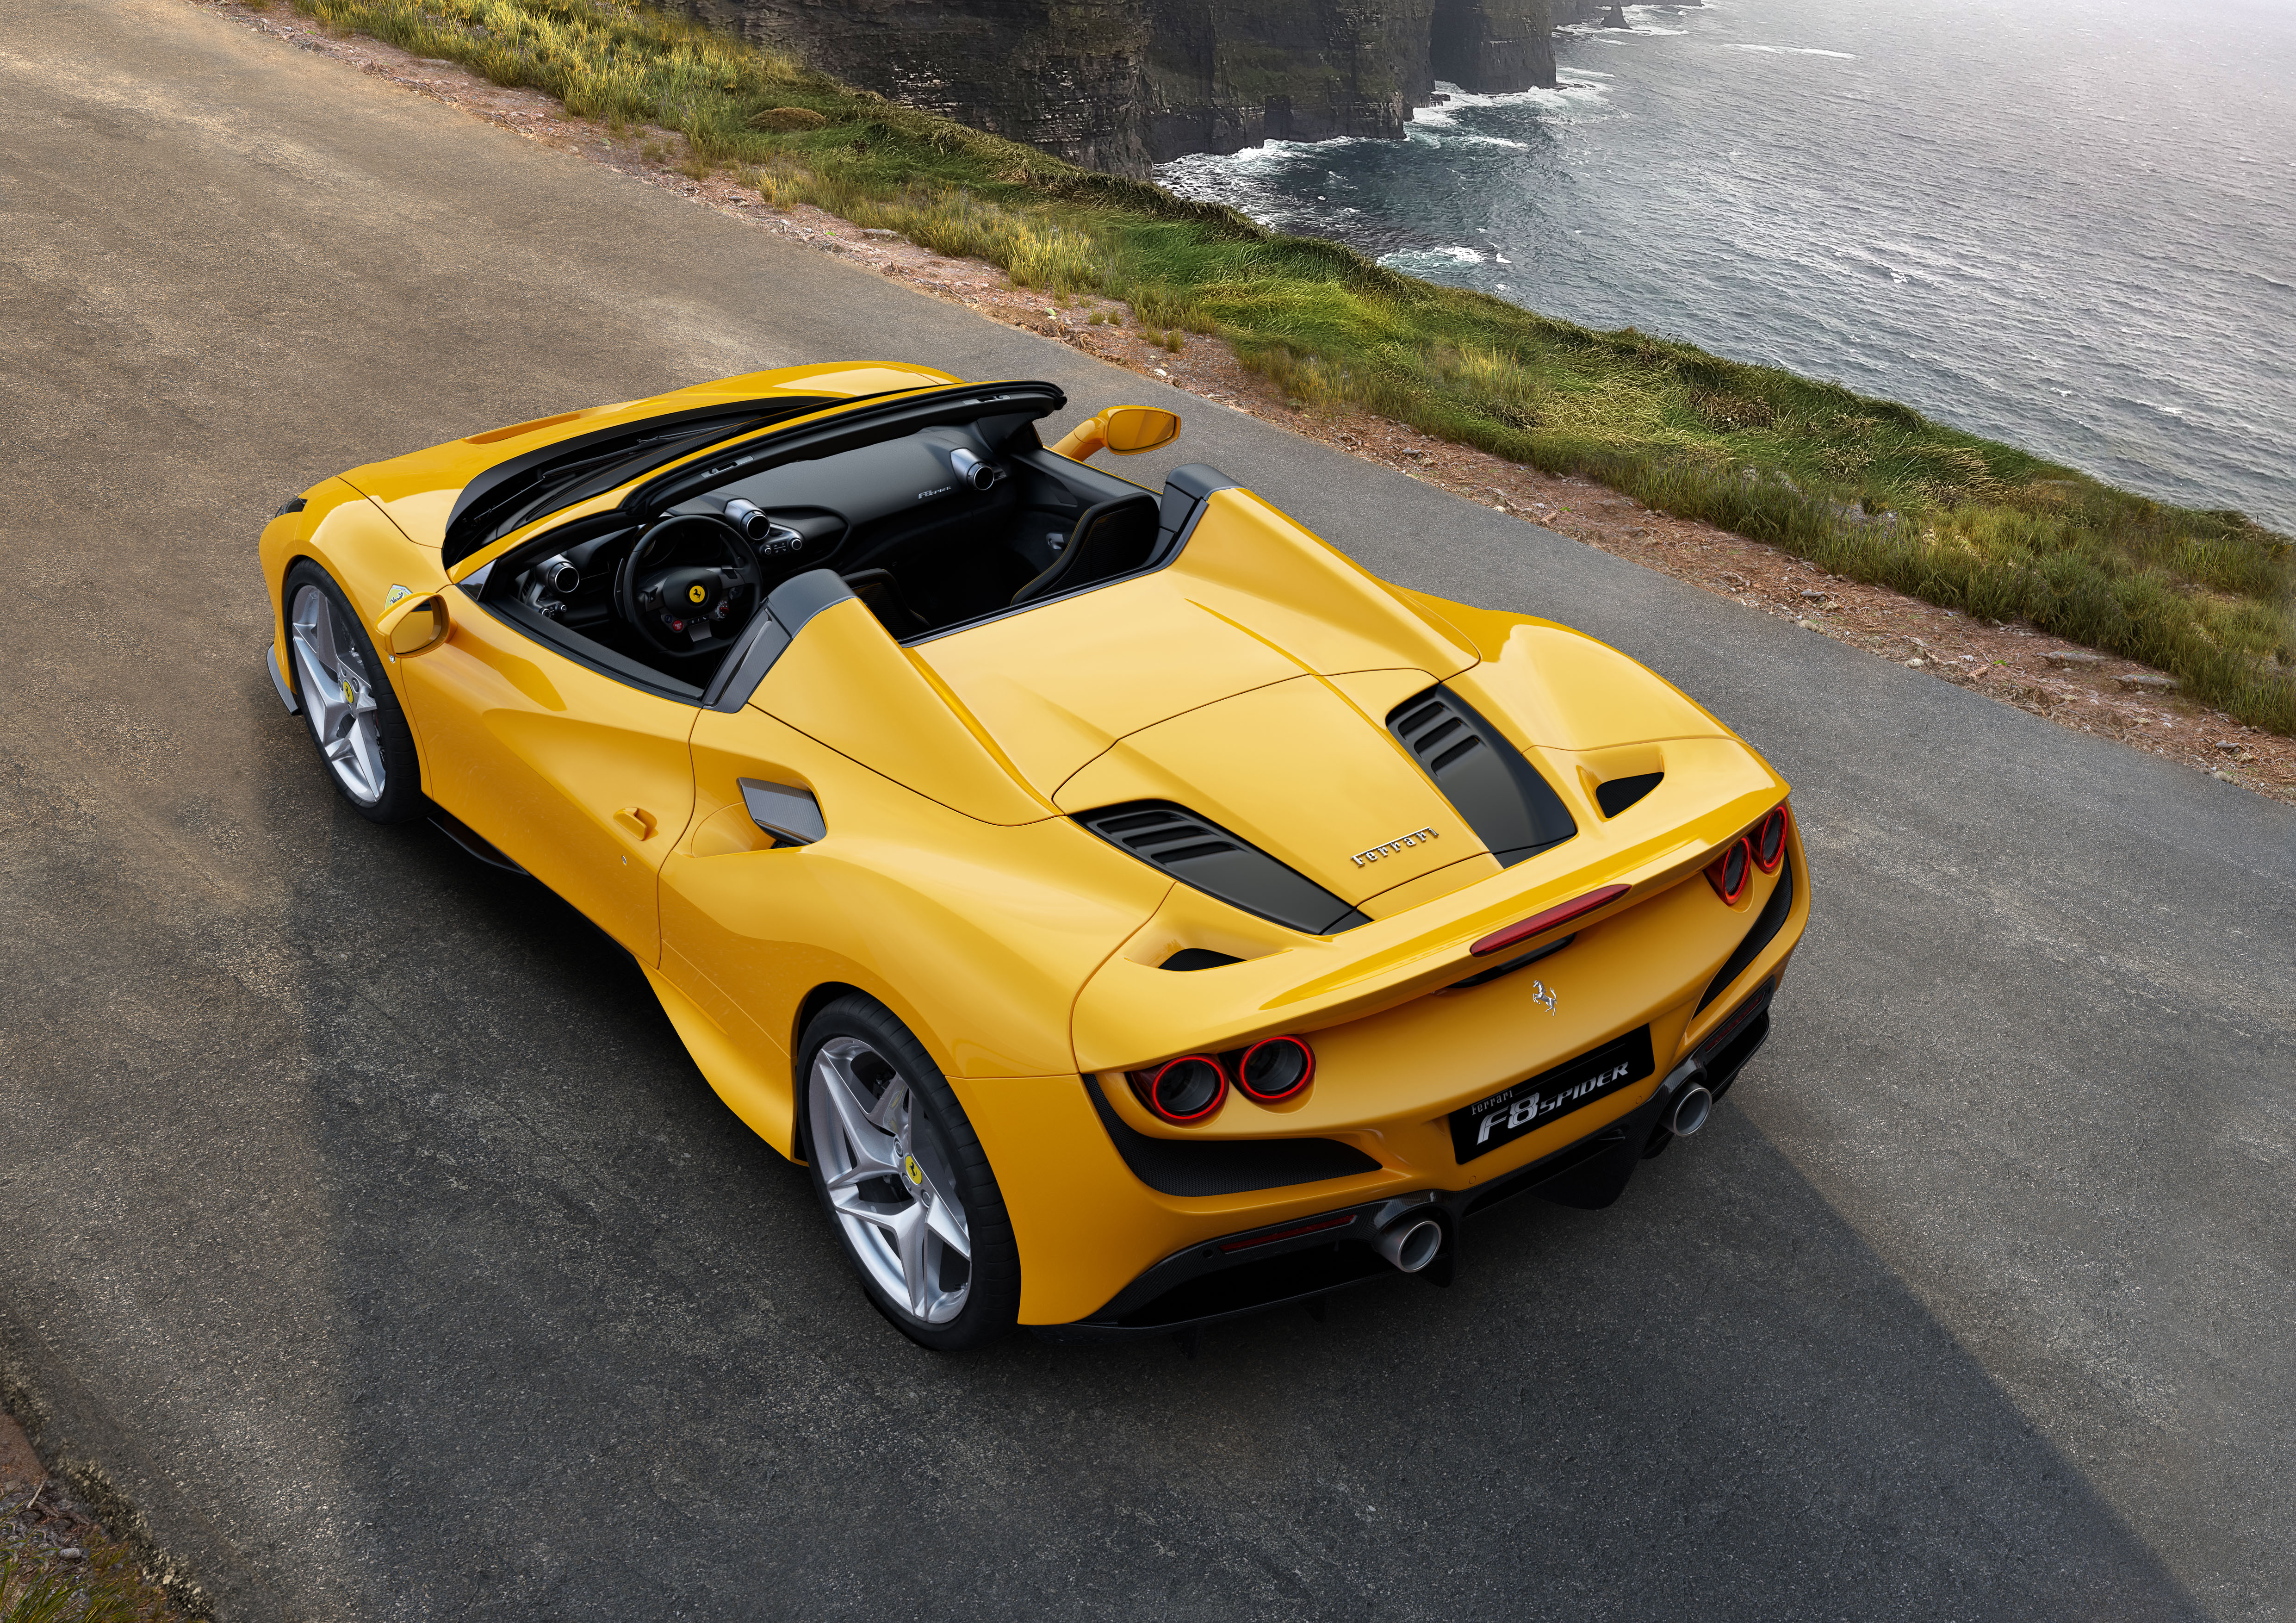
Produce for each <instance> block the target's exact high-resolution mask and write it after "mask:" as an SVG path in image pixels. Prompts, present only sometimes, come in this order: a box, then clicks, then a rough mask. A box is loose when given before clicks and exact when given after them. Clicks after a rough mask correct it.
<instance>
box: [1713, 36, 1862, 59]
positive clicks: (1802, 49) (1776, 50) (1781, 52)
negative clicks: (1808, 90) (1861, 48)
mask: <svg viewBox="0 0 2296 1623" xmlns="http://www.w3.org/2000/svg"><path fill="white" fill-rule="evenodd" d="M1723 49H1725V50H1727V51H1759V52H1761V53H1764V54H1765V55H1768V56H1838V57H1840V58H1841V60H1842V61H1845V62H1854V61H1857V57H1855V56H1853V55H1852V54H1850V53H1849V52H1847V51H1821V50H1820V49H1818V48H1817V47H1816V45H1745V44H1743V43H1741V42H1740V41H1738V40H1734V39H1730V40H1725V41H1723Z"/></svg>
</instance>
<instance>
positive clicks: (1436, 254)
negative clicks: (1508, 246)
mask: <svg viewBox="0 0 2296 1623" xmlns="http://www.w3.org/2000/svg"><path fill="white" fill-rule="evenodd" d="M1488 258H1490V256H1489V255H1488V254H1487V253H1484V252H1483V251H1482V250H1480V249H1476V248H1466V247H1462V246H1460V245H1458V244H1456V243H1454V244H1452V245H1450V246H1448V247H1445V248H1398V249H1397V250H1395V251H1393V252H1392V253H1384V254H1382V255H1380V257H1379V262H1380V263H1381V264H1382V265H1384V266H1387V267H1388V269H1390V270H1399V271H1422V272H1424V271H1441V270H1449V269H1451V268H1453V267H1454V266H1461V265H1480V264H1483V263H1484V262H1485V261H1486V260H1488Z"/></svg>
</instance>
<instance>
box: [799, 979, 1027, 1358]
mask: <svg viewBox="0 0 2296 1623" xmlns="http://www.w3.org/2000/svg"><path fill="white" fill-rule="evenodd" d="M799 1055H800V1058H801V1062H802V1064H803V1070H802V1071H801V1072H800V1073H799V1074H800V1075H801V1076H802V1078H803V1086H804V1095H803V1097H804V1112H803V1113H804V1127H805V1141H806V1146H807V1160H808V1163H809V1164H810V1166H811V1168H812V1171H813V1184H814V1189H815V1191H816V1193H818V1194H819V1195H820V1197H821V1202H822V1205H823V1206H824V1208H826V1209H827V1210H828V1213H829V1217H830V1220H831V1221H832V1223H833V1224H834V1225H836V1228H837V1235H838V1239H839V1240H840V1242H842V1244H843V1246H844V1248H845V1256H846V1260H847V1261H849V1262H850V1263H851V1264H852V1265H853V1268H854V1272H856V1273H857V1274H858V1275H860V1276H861V1288H862V1290H863V1291H865V1293H866V1294H867V1295H868V1298H869V1299H870V1301H871V1302H872V1303H873V1305H874V1306H875V1307H876V1309H877V1311H878V1312H880V1313H881V1314H883V1315H884V1316H886V1317H887V1318H889V1319H890V1320H891V1321H892V1322H893V1324H894V1325H895V1326H896V1327H897V1328H898V1329H899V1330H900V1332H901V1333H902V1334H904V1335H906V1336H907V1337H908V1338H909V1339H910V1340H913V1341H915V1342H917V1343H918V1344H919V1345H921V1346H924V1347H930V1348H933V1349H935V1350H936V1351H941V1352H954V1351H957V1350H960V1349H962V1348H970V1347H979V1346H982V1345H984V1344H986V1343H988V1342H989V1341H992V1340H996V1338H997V1337H999V1336H1002V1335H1004V1334H1005V1332H1008V1331H1010V1330H1011V1329H1012V1328H1013V1324H1014V1323H1015V1322H1016V1321H1017V1319H1018V1318H1019V1316H1020V1307H1021V1255H1020V1249H1019V1247H1018V1246H1017V1245H1016V1244H1015V1243H1014V1242H1013V1223H1012V1219H1011V1217H1009V1216H1008V1215H1007V1214H1006V1212H1005V1197H1004V1195H1003V1193H1001V1192H1000V1191H999V1190H998V1189H997V1187H996V1176H995V1175H994V1174H993V1173H992V1172H990V1170H989V1168H988V1156H987V1154H986V1153H984V1152H983V1151H982V1150H981V1147H980V1139H979V1138H977V1137H975V1136H974V1135H973V1131H972V1123H971V1122H970V1121H968V1120H966V1119H965V1115H964V1109H963V1107H962V1106H960V1105H959V1104H958V1103H957V1102H956V1095H955V1094H954V1093H952V1092H951V1091H950V1090H949V1086H948V1083H947V1080H946V1079H945V1078H943V1077H942V1076H941V1074H940V1070H939V1067H938V1066H936V1065H935V1064H934V1063H933V1062H932V1060H931V1056H929V1055H928V1054H927V1053H925V1051H924V1048H923V1045H922V1044H920V1043H919V1042H918V1041H917V1040H916V1038H915V1037H913V1036H911V1035H910V1033H909V1030H908V1029H907V1028H906V1026H904V1025H902V1024H901V1022H900V1021H898V1020H895V1019H894V1018H893V1016H892V1015H891V1013H890V1012H888V1011H887V1010H886V1009H885V1008H884V1006H883V1005H882V1004H879V1003H877V1002H875V1001H874V1000H873V999H871V998H867V997H863V996H848V997H840V998H839V999H838V1000H837V1001H836V1002H835V1003H833V1004H830V1005H829V1007H827V1008H826V1009H824V1010H823V1011H822V1012H820V1013H819V1014H818V1015H816V1017H815V1018H814V1020H813V1022H812V1024H810V1025H808V1027H807V1028H806V1032H805V1040H804V1041H803V1042H802V1043H801V1044H800V1045H799Z"/></svg>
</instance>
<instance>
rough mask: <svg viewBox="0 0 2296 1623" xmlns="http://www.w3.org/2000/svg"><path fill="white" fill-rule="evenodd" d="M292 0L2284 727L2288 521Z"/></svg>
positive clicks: (611, 72)
mask: <svg viewBox="0 0 2296 1623" xmlns="http://www.w3.org/2000/svg"><path fill="white" fill-rule="evenodd" d="M292 3H293V4H294V5H295V7H296V9H297V10H298V11H300V12H304V13H305V14H306V15H308V16H311V17H314V18H316V19H317V20H320V21H321V22H323V23H324V24H326V25H328V26H331V27H334V28H339V29H353V30H357V31H359V32H364V33H367V34H371V35H373V36H374V37H377V38H380V39H382V40H385V41H388V42H389V43H390V44H392V45H398V46H401V47H403V48H405V49H407V50H411V51H413V52H414V53H417V54H419V55H422V56H428V57H437V58H444V59H447V60H451V61H458V62H461V63H463V65H464V66H466V67H469V68H471V69H472V70H475V71H477V72H479V73H481V74H483V75H484V76H485V77H487V78H489V79H492V80H494V81H495V82H496V83H497V84H502V85H514V86H529V87H532V88H534V89H537V90H540V91H543V92H545V94H550V95H552V96H554V97H556V98H557V99H558V100H559V101H561V102H563V103H564V105H565V106H566V108H567V110H568V111H569V112H570V113H572V114H574V115H575V116H577V117H580V118H585V119H596V120H599V121H601V122H603V123H605V124H607V125H609V126H610V127H618V128H619V127H622V126H625V125H627V124H632V123H643V124H646V125H651V126H655V127H661V128H666V129H668V130H672V131H675V132H676V133H677V134H678V135H682V136H683V137H684V139H685V143H686V150H685V154H684V156H685V164H686V167H687V168H688V172H689V173H692V174H693V175H694V176H696V177H697V178H699V177H700V176H702V175H705V174H708V173H709V172H710V171H712V170H714V169H728V170H731V171H732V172H733V173H734V176H736V177H737V178H738V179H739V180H740V181H741V183H742V184H744V185H747V186H750V187H751V188H753V189H755V190H756V191H757V192H758V193H759V194H760V195H761V196H762V197H763V198H764V200H765V201H767V202H768V203H771V204H774V205H776V206H782V207H786V206H790V205H793V204H798V203H808V204H812V205H814V206H815V207H816V208H820V209H826V210H828V211H829V212H831V213H832V214H836V215H840V216H841V217H845V218H847V219H849V220H852V221H854V222H855V223H856V224H857V225H864V226H875V227H882V228H890V229H891V230H895V231H898V232H900V233H901V234H904V235H906V236H907V237H909V238H910V239H911V240H913V241H914V242H917V243H919V244H920V245H922V246H923V247H926V248H929V249H931V250H934V251H936V252H939V253H943V254H948V255H952V256H957V257H964V258H980V259H986V260H988V261H989V262H991V263H993V264H995V265H996V266H999V267H1001V268H1002V269H1004V270H1005V272H1006V273H1007V274H1008V275H1011V276H1012V277H1013V279H1014V280H1015V281H1017V282H1020V283H1025V284H1028V285H1029V286H1032V287H1037V288H1041V289H1044V290H1045V291H1047V292H1048V293H1050V294H1052V295H1054V296H1055V297H1059V296H1062V295H1074V294H1078V293H1084V292H1091V293H1097V294H1101V295H1104V296H1107V297H1109V298H1112V299H1122V300H1124V301H1126V302H1128V303H1129V304H1130V305H1131V307H1132V308H1133V311H1134V313H1135V315H1136V316H1137V318H1138V319H1139V321H1140V322H1141V323H1142V324H1144V325H1145V326H1148V327H1149V328H1151V329H1156V330H1175V329H1177V330H1185V331H1189V332H1204V333H1213V334H1217V335H1218V337H1220V338H1221V339H1223V340H1226V341H1227V342H1228V343H1229V344H1231V345H1232V346H1233V347H1234V349H1235V350H1236V352H1237V354H1238V355H1239V357H1241V358H1242V360H1243V362H1244V364H1245V365H1248V366H1250V367H1251V368H1252V369H1253V370H1254V371H1256V372H1258V373H1261V374H1262V375H1263V376H1266V377H1267V378H1269V379H1270V380H1272V381H1275V383H1277V384H1278V385H1280V386H1281V387H1282V388H1283V389H1285V390H1286V391H1287V393H1288V394H1289V395H1290V396H1291V397H1292V398H1294V399H1295V400H1298V401H1300V402H1303V403H1305V404H1307V405H1309V406H1317V405H1324V404H1337V403H1347V404H1351V405H1355V406H1363V407H1365V408H1367V409H1369V410H1372V411H1374V412H1377V413H1379V414H1382V415H1385V416H1389V417H1392V418H1395V419H1398V420H1399V421H1401V422H1408V423H1410V424H1411V425H1413V426H1414V427H1415V428H1418V429H1421V430H1423V431H1425V432H1428V433H1431V434H1434V435H1437V436H1439V437H1440V438H1443V439H1450V440H1454V441H1456V442H1459V443H1461V444H1465V445H1471V446H1474V447H1478V448H1480V449H1482V450H1485V451H1488V452H1491V453H1493V454H1495V455H1500V456H1504V457H1506V458H1509V459H1511V460H1513V461H1517V462H1521V463H1528V464H1530V465H1533V466H1536V467H1538V468H1541V469H1544V470H1546V471H1549V472H1573V473H1581V474H1585V475H1587V476H1588V477H1591V478H1593V479H1596V480H1601V481H1602V482H1603V483H1605V484H1608V485H1611V486H1612V487H1614V488H1618V489H1620V490H1623V491H1625V492H1627V493H1628V494H1629V495H1632V496H1636V498H1638V499H1639V500H1641V501H1643V502H1644V503H1645V504H1649V505H1650V506H1652V507H1656V508H1659V509H1661V510H1662V511H1664V512H1671V513H1675V514H1677V515H1679V516H1681V517H1684V518H1693V519H1701V520H1704V521H1707V522H1710V523H1712V524H1715V525H1718V526H1720V527H1722V528H1724V529H1731V530H1734V531H1736V532H1738V533H1739V534H1741V535H1744V536H1746V537H1750V538H1752V539H1755V540H1759V541H1765V542H1769V543H1771V544H1773V545H1780V546H1783V547H1785V548H1787V549H1788V550H1790V551H1792V552H1795V553H1800V554H1801V555H1803V556H1806V557H1808V558H1810V559H1811V560H1813V561H1816V562H1817V563H1819V564H1821V565H1823V566H1824V567H1825V569H1826V570H1830V571H1831V572H1833V573H1835V574H1839V575H1844V576H1848V577H1850V578H1856V579H1861V580H1867V581H1873V582H1875V583H1877V584H1881V585H1885V586H1891V587H1894V588H1896V589H1898V590H1899V591H1903V592H1907V593H1909V594H1913V595H1915V596H1919V597H1923V598H1926V599H1928V600H1929V601H1931V602H1936V603H1939V604H1942V605H1944V606H1947V607H1950V608H1954V609H1957V610H1960V611H1964V612H1965V613H1969V614H1973V615H1980V616H1983V617H1985V618H1988V619H2026V620H2030V621H2031V622H2032V623H2033V624H2034V625H2036V626H2038V627H2041V628H2042V629H2044V630H2046V631H2049V632H2052V633H2054V634H2055V635H2059V636H2062V637H2065V638H2068V639H2070V640H2072V641H2076V642H2080V643H2087V644H2089V645H2091V646H2093V647H2096V648H2101V649H2106V650H2110V651H2111V652H2114V653H2118V654H2120V655H2122V656H2124V657H2126V658H2128V659H2132V660H2142V661H2143V662H2144V663H2146V664H2148V665H2153V666H2155V667H2158V668H2161V669H2165V670H2168V671H2170V672H2173V673H2174V674H2175V675H2176V676H2177V677H2178V678H2179V680H2180V681H2181V682H2182V684H2184V687H2185V691H2186V692H2187V693H2190V694H2191V695H2192V696H2193V697H2194V698H2195V699H2198V700H2201V701H2203V702H2205V703H2207V704H2210V705H2212V706H2215V707H2217V708H2219V709H2224V710H2226V711H2228V712H2230V713H2231V714H2232V715H2234V716H2235V717H2239V718H2240V719H2241V720H2243V721H2246V722H2249V723H2251V724H2253V725H2259V726H2263V727H2267V728H2270V729H2271V730H2273V731H2275V732H2279V733H2284V734H2296V544H2292V542H2291V541H2290V539H2289V537H2285V536H2282V535H2279V534H2276V533H2275V532H2273V531H2271V530H2267V529H2264V528H2263V527H2262V526H2260V525H2259V524H2257V523H2255V522H2253V521H2251V520H2249V519H2248V518H2246V517H2245V516H2243V514H2241V513H2238V512H2230V511H2195V510H2193V509H2188V508H2181V507H2174V506H2170V505H2169V504H2165V503H2160V502H2155V501H2153V500H2150V499H2148V498H2146V497H2144V496H2136V495H2133V494H2131V493H2129V492H2127V491H2122V490H2119V489H2115V488H2112V487H2111V486H2108V485H2105V484H2103V483H2102V482H2101V481H2099V480H2094V479H2091V478H2089V477H2087V475H2084V474H2082V473H2079V471H2075V470H2073V469H2070V468H2065V467H2061V466H2058V465H2055V464H2053V463H2047V462H2045V461H2043V460H2041V459H2040V458H2038V457H2036V456H2033V455H2030V454H2028V453H2026V452H2023V451H2020V450H2018V449H2016V448H2015V447H2011V446H2006V445H2002V444H1999V443H1997V442H1996V441H1992V440H1988V439H1980V438H1978V437H1977V436H1975V435H1972V434H1966V433H1963V432H1961V431H1959V430H1955V429H1951V428H1948V427H1946V426H1944V425H1942V424H1939V423H1936V422H1931V421H1930V420H1929V419H1927V418H1925V417H1923V415H1921V414H1919V413H1917V412H1915V411H1913V410H1911V409H1909V408H1908V407H1906V406H1900V405H1897V404H1894V403H1891V402H1889V401H1882V400H1874V399H1869V398H1865V397H1862V396H1858V395H1855V394H1852V393H1850V392H1849V390H1847V389H1842V388H1841V387H1840V386H1838V385H1835V384H1830V383H1819V382H1814V381H1810V380H1808V379H1805V378H1800V377H1796V376H1794V375H1792V373H1784V372H1780V371H1776V370H1775V369H1772V368H1768V367H1761V366H1751V365H1743V364H1741V363H1738V362H1734V361H1728V360H1724V359H1721V358H1719V357H1715V356H1711V355H1709V354H1706V353H1705V352H1704V351H1702V350H1700V349H1696V348H1692V347H1691V346H1688V345H1685V344H1678V343H1673V342H1670V341H1668V340H1662V339H1657V338H1652V337H1650V336H1648V335H1646V334H1644V333H1641V332H1636V330H1634V329H1633V328H1627V329H1624V330H1623V331H1620V332H1593V331H1589V330H1588V329H1586V328H1583V327H1578V326H1573V325H1571V324H1569V323H1565V322H1558V321H1551V320H1548V319H1546V317H1543V316H1538V315H1536V314H1534V313H1532V312H1530V311H1528V310H1524V309H1522V308H1520V307H1517V306H1514V305H1511V304H1507V303H1505V302H1504V301H1502V300H1499V299H1493V298H1490V297H1488V295H1484V294H1480V293H1475V292H1470V291H1464V290H1462V289H1456V288H1447V287H1440V286H1437V285H1435V284H1433V283H1425V282H1421V281H1418V280H1415V279H1414V278H1412V277H1408V276H1405V275H1399V274H1398V273H1396V272H1393V271H1390V270H1386V269H1383V268H1382V267H1381V266H1377V265H1375V264H1374V263H1372V262H1371V261H1370V260H1368V259H1366V258H1364V257H1363V256H1362V255H1360V254H1358V253H1357V252H1355V251H1354V250H1351V249H1349V248H1346V247H1343V246H1341V245H1339V244H1336V243H1333V242H1324V241H1321V240H1319V239H1316V238H1310V237H1292V236H1283V235H1278V234H1274V233H1271V232H1268V231H1267V230H1265V229H1263V228H1262V227H1260V226H1259V225H1255V224H1253V223H1252V222H1251V221H1250V220H1248V219H1246V218H1244V217H1242V216H1241V215H1239V214H1236V213H1234V211H1233V210H1230V209H1223V208H1218V207H1216V206H1213V205H1210V204H1205V203H1198V202H1193V201H1187V200H1185V199H1180V198H1176V197H1174V196H1172V195H1171V194H1170V193H1166V192H1163V191H1161V190H1160V189H1159V188H1157V187H1155V186H1152V185H1149V184H1144V183H1142V182H1139V181H1133V180H1126V179H1121V178H1119V177H1115V176H1105V175H1100V174H1096V173H1095V172H1093V171H1090V170H1087V169H1082V168H1077V167H1076V166H1074V165H1072V164H1069V163H1065V162H1063V161H1062V160H1059V159H1056V158H1052V157H1049V156H1047V155H1046V154H1044V153H1042V152H1037V151H1036V150H1034V149H1033V148H1029V147H1026V146H1021V145H1018V144H1016V143H1012V142H1009V141H1005V140H1003V139H1000V138H999V137H996V136H994V135H986V134H983V133H982V132H980V131H978V130H974V129H971V128H969V127H965V126H963V125H960V124H956V123H954V122H952V121H950V120H948V119H941V118H939V117H936V116H934V115H932V114H930V113H925V112H921V111H916V110H914V109H912V108H906V107H902V106H899V105H897V104H895V103H892V102H887V101H885V100H883V99H882V98H881V97H879V96H876V95H874V94H870V93H868V92H865V91H858V90H855V89H853V88H851V87H850V86H845V85H842V84H840V83H838V82H836V81H834V80H832V79H829V78H824V77H822V76H820V75H818V74H815V73H812V72H809V71H808V70H805V69H804V68H802V67H801V66H800V65H799V64H798V63H796V62H795V61H791V59H789V58H788V57H786V56H783V55H781V54H778V53H775V52H772V51H769V50H766V49H762V48H759V47H757V46H753V45H748V44H745V43H744V42H742V41H741V40H739V39H736V38H734V37H730V36H728V35H725V34H722V33H717V32H713V31H711V30H709V29H703V28H701V27H699V26H697V25H695V24H693V23H690V22H688V21H685V20H683V19H680V18H676V17H673V16H669V15H667V14H665V13H663V12H658V11H655V10H652V9H651V8H649V7H647V6H645V5H643V4H636V3H635V0H292ZM925 358H930V357H925Z"/></svg>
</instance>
